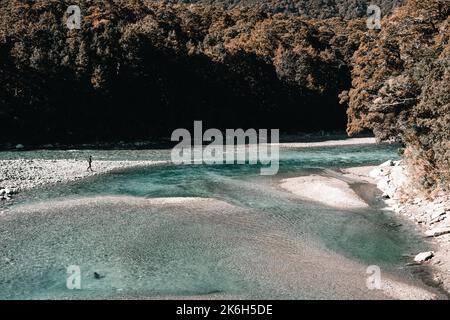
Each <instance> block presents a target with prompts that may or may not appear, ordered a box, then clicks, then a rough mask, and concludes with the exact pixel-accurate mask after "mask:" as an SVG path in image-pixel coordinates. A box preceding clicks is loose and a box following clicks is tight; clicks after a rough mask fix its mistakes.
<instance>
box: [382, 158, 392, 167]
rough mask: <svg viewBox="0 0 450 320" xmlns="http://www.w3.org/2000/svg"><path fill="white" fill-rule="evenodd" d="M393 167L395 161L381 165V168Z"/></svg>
mask: <svg viewBox="0 0 450 320" xmlns="http://www.w3.org/2000/svg"><path fill="white" fill-rule="evenodd" d="M392 166H394V161H392V160H388V161H386V162H383V163H382V164H380V167H392Z"/></svg>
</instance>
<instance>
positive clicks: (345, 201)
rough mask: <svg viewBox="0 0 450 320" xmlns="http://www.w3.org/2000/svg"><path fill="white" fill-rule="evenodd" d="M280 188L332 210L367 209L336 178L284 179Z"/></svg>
mask: <svg viewBox="0 0 450 320" xmlns="http://www.w3.org/2000/svg"><path fill="white" fill-rule="evenodd" d="M280 186H281V187H282V188H283V189H285V190H287V191H289V192H292V193H293V194H295V195H296V196H298V197H300V198H302V199H304V200H309V201H316V202H319V203H322V204H324V205H327V206H329V207H333V208H338V209H349V210H351V209H361V208H368V207H369V205H368V204H367V203H366V202H364V200H363V199H361V198H360V197H359V196H358V195H357V194H356V192H355V191H353V190H352V189H351V188H350V185H349V184H348V183H346V182H345V181H342V180H339V179H337V178H332V177H324V176H319V175H310V176H305V177H297V178H289V179H284V180H282V181H281V184H280Z"/></svg>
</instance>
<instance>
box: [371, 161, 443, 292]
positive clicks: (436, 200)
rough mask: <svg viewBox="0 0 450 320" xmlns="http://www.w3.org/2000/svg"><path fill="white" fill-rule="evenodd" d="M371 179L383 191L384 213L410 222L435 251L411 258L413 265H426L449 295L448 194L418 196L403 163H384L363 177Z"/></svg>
mask: <svg viewBox="0 0 450 320" xmlns="http://www.w3.org/2000/svg"><path fill="white" fill-rule="evenodd" d="M363 175H364V176H365V177H366V178H369V179H373V180H374V182H375V183H376V184H377V187H378V188H379V189H380V190H381V191H382V192H383V195H382V198H383V200H384V202H385V203H386V205H387V208H386V209H387V210H392V211H394V212H396V213H397V214H399V215H401V216H403V217H405V218H407V219H409V220H411V221H413V222H414V223H415V224H416V225H417V226H418V227H419V228H420V230H421V231H422V233H423V235H424V237H425V238H428V239H429V240H431V241H432V242H433V244H434V245H435V247H436V249H435V250H434V251H430V252H423V253H420V254H418V255H416V256H415V257H414V263H422V264H427V265H429V266H430V267H431V269H432V270H433V279H432V280H433V281H434V282H435V283H437V284H439V285H440V286H441V287H442V288H444V290H445V291H447V292H450V220H449V218H450V195H447V194H438V195H437V196H434V197H430V196H427V195H425V194H423V193H420V192H419V191H418V190H417V188H416V187H415V186H414V184H413V183H411V182H410V180H409V174H408V170H407V167H406V166H405V165H404V163H403V162H402V161H387V162H385V163H383V164H381V165H380V166H378V167H376V168H373V169H372V170H366V171H365V173H364V174H363Z"/></svg>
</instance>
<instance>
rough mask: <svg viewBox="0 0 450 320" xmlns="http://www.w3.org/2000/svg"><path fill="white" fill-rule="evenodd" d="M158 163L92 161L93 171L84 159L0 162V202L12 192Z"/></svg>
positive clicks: (10, 195)
mask: <svg viewBox="0 0 450 320" xmlns="http://www.w3.org/2000/svg"><path fill="white" fill-rule="evenodd" d="M162 163H165V161H94V162H93V165H92V170H93V171H88V170H87V167H88V164H87V162H86V161H84V160H43V159H39V160H26V159H18V160H0V200H1V201H5V200H10V199H12V198H13V197H14V195H15V194H16V193H19V192H22V191H24V190H29V189H32V188H35V187H40V186H44V185H50V184H56V183H65V182H70V181H75V180H79V179H83V178H86V177H90V176H94V175H98V174H103V173H107V172H110V171H113V170H121V169H127V168H133V167H143V166H150V165H156V164H162Z"/></svg>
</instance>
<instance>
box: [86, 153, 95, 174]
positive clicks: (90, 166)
mask: <svg viewBox="0 0 450 320" xmlns="http://www.w3.org/2000/svg"><path fill="white" fill-rule="evenodd" d="M88 163H89V167H88V168H87V170H86V171H91V172H93V171H94V170H92V156H89V159H88Z"/></svg>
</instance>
